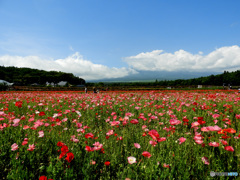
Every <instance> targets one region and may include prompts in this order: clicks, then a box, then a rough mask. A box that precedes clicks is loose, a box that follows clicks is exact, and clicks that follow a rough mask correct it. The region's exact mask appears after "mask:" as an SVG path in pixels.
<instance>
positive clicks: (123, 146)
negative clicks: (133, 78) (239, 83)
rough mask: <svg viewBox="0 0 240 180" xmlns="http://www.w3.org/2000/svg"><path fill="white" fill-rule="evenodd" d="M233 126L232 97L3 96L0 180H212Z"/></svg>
mask: <svg viewBox="0 0 240 180" xmlns="http://www.w3.org/2000/svg"><path fill="white" fill-rule="evenodd" d="M239 119H240V94H239V93H238V92H237V91H233V90H231V91H223V90H197V91H196V90H188V91H187V90H185V91H183V90H181V91H177V90H164V91H159V90H156V91H127V92H125V91H113V92H100V93H98V94H93V93H88V94H85V93H83V92H78V91H57V92H56V91H31V92H28V91H9V92H1V93H0V134H1V135H0V169H1V173H0V179H55V180H59V179H126V180H127V179H213V178H212V177H211V176H210V172H238V170H239V169H240V159H239V158H240V157H239V155H240V147H239V138H240V134H239V131H240V129H239V128H240V122H239ZM238 173H239V172H238ZM218 178H219V179H237V178H239V177H237V176H226V177H224V176H219V177H218Z"/></svg>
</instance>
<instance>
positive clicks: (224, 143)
mask: <svg viewBox="0 0 240 180" xmlns="http://www.w3.org/2000/svg"><path fill="white" fill-rule="evenodd" d="M219 141H220V142H221V143H222V144H223V145H228V142H227V141H225V140H221V139H220V140H219Z"/></svg>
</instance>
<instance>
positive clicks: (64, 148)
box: [61, 145, 68, 153]
mask: <svg viewBox="0 0 240 180" xmlns="http://www.w3.org/2000/svg"><path fill="white" fill-rule="evenodd" d="M61 151H62V152H63V153H67V152H68V147H67V146H66V145H63V146H62V148H61Z"/></svg>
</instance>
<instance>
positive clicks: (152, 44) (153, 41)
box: [0, 0, 240, 80]
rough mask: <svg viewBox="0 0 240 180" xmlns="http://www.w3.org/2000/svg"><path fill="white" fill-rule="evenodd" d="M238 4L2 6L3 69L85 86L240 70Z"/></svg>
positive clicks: (26, 0)
mask: <svg viewBox="0 0 240 180" xmlns="http://www.w3.org/2000/svg"><path fill="white" fill-rule="evenodd" d="M239 8H240V1H237V0H68V1H67V0H21V1H19V0H0V17H1V18H0V65H4V66H17V67H31V68H39V69H44V70H59V71H64V72H71V73H73V74H75V75H78V76H80V77H83V78H85V79H86V80H98V79H103V78H120V77H121V78H122V77H125V76H126V77H127V76H131V75H134V74H135V75H136V74H138V73H140V72H141V71H149V73H150V74H151V73H152V72H158V73H161V72H164V71H169V72H176V71H189V72H203V71H204V72H209V74H211V73H214V72H223V70H229V71H231V70H237V69H240V47H239V44H240V11H239Z"/></svg>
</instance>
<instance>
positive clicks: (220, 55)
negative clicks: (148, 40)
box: [124, 46, 240, 72]
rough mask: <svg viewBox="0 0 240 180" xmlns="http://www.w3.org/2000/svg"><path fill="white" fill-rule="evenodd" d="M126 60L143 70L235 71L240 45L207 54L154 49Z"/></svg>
mask: <svg viewBox="0 0 240 180" xmlns="http://www.w3.org/2000/svg"><path fill="white" fill-rule="evenodd" d="M124 60H125V62H127V63H128V65H129V66H130V67H131V68H133V69H135V70H143V71H197V72H206V71H212V72H222V71H224V70H228V71H234V70H237V69H240V47H239V46H230V47H222V48H219V49H216V50H215V51H213V52H211V53H209V54H208V55H205V56H204V55H203V53H202V52H199V54H191V53H189V52H187V51H184V50H179V51H176V52H175V53H166V52H163V50H154V51H152V52H146V53H140V54H138V55H136V56H130V57H126V58H124Z"/></svg>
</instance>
